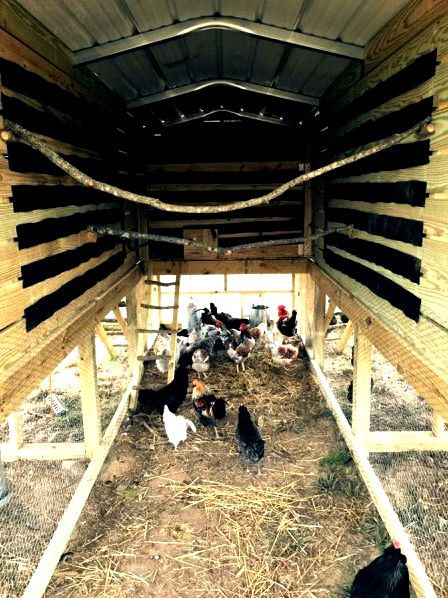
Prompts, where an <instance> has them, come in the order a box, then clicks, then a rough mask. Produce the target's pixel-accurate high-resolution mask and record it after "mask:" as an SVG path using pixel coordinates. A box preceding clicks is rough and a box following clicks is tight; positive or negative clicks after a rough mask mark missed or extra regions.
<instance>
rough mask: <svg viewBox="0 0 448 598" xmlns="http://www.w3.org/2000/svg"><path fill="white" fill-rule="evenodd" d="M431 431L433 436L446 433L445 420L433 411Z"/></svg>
mask: <svg viewBox="0 0 448 598" xmlns="http://www.w3.org/2000/svg"><path fill="white" fill-rule="evenodd" d="M432 433H433V434H434V436H438V437H440V436H442V435H443V434H446V432H445V420H444V419H443V417H440V415H437V413H434V416H433V420H432Z"/></svg>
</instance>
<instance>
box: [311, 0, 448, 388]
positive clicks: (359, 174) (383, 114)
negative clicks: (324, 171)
mask: <svg viewBox="0 0 448 598" xmlns="http://www.w3.org/2000/svg"><path fill="white" fill-rule="evenodd" d="M414 4H415V3H414ZM445 12H446V11H445ZM439 16H440V15H439ZM393 26H396V27H397V28H398V29H400V24H399V23H395V25H394V24H389V25H388V27H389V29H390V28H393ZM390 30H391V29H390ZM375 48H376V52H378V48H377V46H375ZM372 61H373V62H374V63H375V64H377V66H376V68H373V69H372V70H370V71H369V72H368V74H366V75H365V76H364V77H361V78H358V80H357V81H355V82H353V80H352V82H351V84H350V86H349V87H348V88H346V89H345V91H344V92H343V93H341V91H340V90H341V84H339V85H335V86H333V90H332V91H331V92H330V93H329V95H328V96H327V98H326V101H325V102H324V103H323V105H322V109H321V123H320V125H321V127H320V128H321V137H320V139H321V145H320V148H319V150H320V152H321V153H320V156H321V158H320V160H321V162H325V163H327V162H331V161H332V160H334V159H337V158H339V157H341V156H343V155H345V154H347V153H352V151H353V150H354V149H356V148H359V147H361V146H363V145H365V144H367V143H369V142H372V141H375V140H378V139H382V138H385V137H387V136H389V135H391V134H393V133H396V132H401V131H404V130H406V129H408V128H410V127H411V126H412V125H414V124H415V123H418V122H419V121H420V120H422V119H423V118H425V117H426V116H428V115H432V118H433V123H434V125H435V133H434V134H433V135H432V136H427V135H423V136H421V137H420V138H415V137H414V138H413V139H408V140H407V142H406V143H402V144H400V145H398V146H395V147H393V148H391V149H389V150H386V151H384V152H381V153H380V154H377V155H376V156H373V157H371V158H367V159H364V160H362V161H360V162H357V163H355V164H353V165H350V166H347V167H344V168H341V169H338V170H336V171H334V172H333V173H332V174H331V176H328V177H327V179H326V180H325V181H324V182H321V183H320V185H319V187H318V191H317V194H316V195H317V197H316V199H317V201H316V202H315V211H314V223H315V228H316V229H317V231H320V230H323V229H325V228H334V227H337V226H340V225H341V224H354V230H353V232H352V233H351V234H350V233H346V232H344V233H337V234H334V235H331V236H330V237H326V239H325V240H321V241H320V242H318V243H316V247H315V259H316V261H317V263H318V264H319V266H320V267H321V268H322V269H323V270H324V271H325V272H326V273H328V274H329V275H330V276H331V277H332V278H333V279H334V280H335V281H336V282H337V283H339V284H340V285H341V286H342V287H343V288H344V289H346V290H347V291H349V292H350V294H351V295H352V296H353V297H355V298H356V299H358V300H359V301H361V302H362V303H363V304H364V305H366V306H367V307H368V308H369V309H370V310H371V311H372V313H373V314H374V315H375V316H377V317H378V318H379V319H380V320H381V321H382V322H383V323H384V324H385V325H386V326H387V327H389V328H390V329H391V330H392V331H394V332H395V333H396V334H397V335H399V336H400V338H402V339H404V340H405V341H406V342H407V343H408V344H409V347H410V348H411V349H412V350H413V351H414V352H415V353H416V354H417V355H420V356H421V358H422V360H424V361H425V362H426V363H427V364H428V365H429V366H430V367H431V369H432V370H433V371H435V372H436V373H437V374H438V375H439V376H440V377H441V378H442V379H445V380H446V379H448V351H447V350H448V302H447V300H446V298H447V294H448V259H447V257H448V210H447V206H448V203H447V202H448V16H447V15H446V14H445V16H443V17H441V18H439V20H438V21H436V22H431V25H430V27H428V28H427V29H425V30H424V31H423V32H420V33H419V35H416V36H414V37H413V38H412V40H411V41H409V42H408V43H407V44H406V45H404V46H403V47H401V48H400V49H399V50H398V51H397V52H395V53H394V54H392V55H391V56H389V57H388V58H387V59H385V60H383V61H382V62H381V61H380V60H379V58H378V54H376V56H375V59H374V60H373V59H372ZM372 61H370V62H368V64H369V65H370V66H371V65H372V64H373V62H372ZM352 76H353V73H349V76H348V78H347V81H348V80H349V79H350V77H352Z"/></svg>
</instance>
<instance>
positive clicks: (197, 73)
mask: <svg viewBox="0 0 448 598" xmlns="http://www.w3.org/2000/svg"><path fill="white" fill-rule="evenodd" d="M407 1H408V0H390V1H388V2H387V3H382V5H381V10H378V2H377V0H281V2H279V1H278V0H245V1H244V2H241V0H145V1H144V2H143V1H142V0H96V1H95V2H91V0H45V2H41V1H40V0H19V3H20V4H21V5H22V6H23V7H24V8H25V9H27V10H28V11H29V12H30V13H31V14H32V15H33V16H34V17H35V18H36V19H37V20H39V21H40V22H41V23H42V24H43V25H45V26H46V27H47V28H48V29H49V30H50V31H52V32H53V33H54V34H55V35H56V36H57V37H58V38H59V39H61V41H62V42H64V43H65V44H66V45H67V46H68V47H69V48H70V49H71V50H72V51H74V52H77V51H81V50H85V49H88V48H97V47H101V46H102V45H104V44H107V43H109V42H114V41H117V40H129V39H131V40H133V39H134V38H133V36H135V35H139V34H143V33H145V32H150V31H153V32H156V31H160V32H162V33H163V34H164V35H163V38H162V39H161V40H159V41H158V43H153V44H150V45H146V46H144V47H143V46H142V47H139V48H137V49H129V50H128V51H125V52H121V53H118V54H115V55H113V56H112V55H110V56H107V57H105V58H103V59H101V60H96V61H95V62H92V63H90V64H89V68H91V69H92V70H93V71H94V72H95V73H96V74H97V75H98V76H99V77H100V78H101V79H102V80H103V81H104V82H105V83H106V84H107V85H108V86H109V87H110V88H112V89H114V90H115V91H116V92H117V93H118V94H119V95H121V96H122V97H123V98H124V99H125V100H126V101H128V102H130V101H135V100H138V99H139V98H147V97H149V98H150V97H151V96H152V95H154V94H160V93H161V92H163V91H164V90H165V91H166V90H177V89H182V88H183V87H185V86H189V87H188V88H187V89H188V92H189V93H190V95H191V98H190V99H189V102H188V105H189V106H191V109H192V110H194V109H196V111H198V110H199V108H200V107H201V106H200V105H199V104H200V103H204V102H205V97H206V96H207V94H208V95H209V97H210V98H216V94H215V93H214V92H213V91H212V88H211V87H210V88H209V89H208V90H203V91H202V92H201V93H200V94H199V92H196V91H194V84H195V83H198V82H202V81H219V80H222V79H225V80H230V81H236V82H238V81H241V82H246V83H250V84H253V87H255V86H256V85H258V86H263V87H262V88H260V91H263V92H264V93H265V97H264V98H263V101H262V102H261V104H264V105H260V98H257V100H256V104H257V107H258V106H260V110H261V111H262V112H265V113H270V112H272V109H271V106H270V104H271V103H272V104H273V105H275V106H276V109H277V107H278V105H279V104H278V102H277V103H276V102H275V98H272V97H271V95H272V93H266V92H268V91H269V90H268V89H267V88H270V89H272V90H273V91H274V93H275V90H281V91H285V92H292V93H295V94H302V95H304V96H310V97H311V98H320V97H321V96H322V94H323V93H324V92H325V90H326V89H327V88H328V86H329V85H330V84H331V83H332V82H333V81H334V80H335V78H336V77H337V76H338V75H339V74H340V73H341V72H342V71H343V70H344V69H345V68H346V67H347V66H348V65H349V64H350V62H351V58H348V57H347V56H344V55H338V46H337V45H336V44H333V45H334V52H333V53H330V54H329V53H328V52H323V51H321V50H319V51H318V50H316V49H309V48H306V47H300V46H299V45H294V44H291V43H290V40H289V39H288V31H290V32H300V33H303V34H308V35H309V36H314V37H313V38H312V39H319V38H323V39H324V41H325V40H330V42H344V43H346V44H355V45H357V46H361V47H362V46H365V44H366V43H367V42H368V41H369V40H370V39H371V38H372V37H373V36H374V35H375V34H376V33H377V31H379V30H380V29H381V28H382V27H383V26H384V25H385V24H386V23H387V22H388V21H389V20H390V18H391V17H392V16H394V14H396V13H397V12H398V10H400V8H402V7H403V6H404V5H405V4H406V3H407ZM201 17H202V18H204V17H210V18H215V17H221V18H223V17H225V18H228V19H230V26H229V27H228V28H226V29H216V28H213V23H208V24H207V28H206V29H204V30H197V31H192V32H189V33H185V31H183V32H182V34H181V35H179V34H176V35H175V36H174V37H173V36H172V35H170V30H172V31H173V35H174V33H175V32H174V30H173V27H175V24H176V23H188V22H189V21H192V20H193V19H199V18H201ZM232 19H233V20H232ZM236 19H240V21H236ZM221 22H222V21H221ZM192 23H195V22H193V21H192ZM257 23H261V24H264V25H268V26H271V27H275V28H277V29H276V30H275V31H276V33H277V34H278V39H277V40H276V41H273V38H272V36H271V35H269V28H268V31H267V33H266V35H264V32H263V35H261V36H260V35H258V36H257V31H259V29H258V30H257V29H256V27H255V25H254V24H257ZM245 24H247V25H248V26H249V25H250V24H252V25H254V26H253V27H252V29H251V31H250V33H247V32H242V31H240V30H238V29H240V28H244V26H245ZM233 25H235V26H233ZM163 28H165V29H163ZM170 28H171V29H170ZM232 29H235V30H232ZM249 29H250V27H249ZM270 31H272V29H271V30H270ZM165 34H166V35H165ZM269 38H271V39H269ZM145 41H146V40H145ZM126 43H127V42H126ZM252 91H254V89H252ZM233 93H236V94H237V95H238V92H235V90H234V91H233ZM256 95H259V94H256ZM249 96H250V92H247V91H246V92H245V93H244V94H243V93H242V92H240V97H241V100H243V99H244V100H245V101H248V98H249ZM225 97H227V95H225ZM305 99H306V98H305ZM167 101H168V102H169V103H171V108H172V109H171V110H170V112H172V113H174V114H178V113H179V110H180V108H179V107H178V106H180V105H181V104H185V98H184V96H183V95H182V96H177V97H174V98H169V99H167ZM282 101H284V100H282ZM163 103H164V104H165V106H164V107H163V110H162V109H161V107H160V113H162V112H166V101H164V102H163ZM206 103H207V102H206ZM243 108H244V107H243ZM310 109H311V106H310V105H309V104H308V105H307V106H306V110H308V111H309V110H310ZM286 112H288V111H286ZM147 113H148V117H150V118H151V119H153V118H157V113H158V108H157V104H154V103H151V105H150V107H149V108H148V112H147ZM139 114H140V115H141V114H144V111H142V110H139ZM164 120H165V119H164Z"/></svg>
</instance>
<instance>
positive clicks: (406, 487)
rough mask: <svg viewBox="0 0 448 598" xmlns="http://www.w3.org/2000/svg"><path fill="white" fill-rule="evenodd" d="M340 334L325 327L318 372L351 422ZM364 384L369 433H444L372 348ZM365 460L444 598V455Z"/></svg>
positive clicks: (447, 483)
mask: <svg viewBox="0 0 448 598" xmlns="http://www.w3.org/2000/svg"><path fill="white" fill-rule="evenodd" d="M342 330H343V328H342ZM342 330H341V327H334V328H331V327H330V330H329V332H328V333H327V337H326V342H325V362H324V373H325V376H326V377H327V379H328V381H329V383H330V386H331V387H332V389H333V391H334V394H335V395H336V398H337V400H338V402H339V404H340V406H341V408H342V410H343V411H344V413H345V415H346V417H347V419H348V421H349V422H351V421H352V405H353V386H352V381H353V364H352V354H353V350H352V345H353V342H354V341H353V339H351V340H350V341H349V343H348V345H347V346H346V347H345V349H344V350H343V351H341V350H340V337H341V333H342ZM370 384H371V388H372V396H371V405H370V431H372V432H385V431H386V432H387V431H389V432H401V431H408V432H428V433H429V432H431V431H432V430H433V431H434V437H435V436H436V435H437V433H438V434H441V433H443V432H444V431H446V425H445V424H442V423H441V422H440V421H439V424H438V429H436V428H437V419H435V417H434V412H433V410H432V408H431V407H430V405H429V404H428V403H427V402H426V401H425V400H424V399H423V398H422V397H420V396H419V395H418V393H417V392H416V391H415V389H414V388H413V387H412V386H411V385H410V384H408V383H407V382H406V380H404V379H403V377H402V376H401V375H400V373H399V372H398V371H397V370H396V369H395V368H394V367H393V366H392V365H391V364H390V362H389V361H388V360H387V359H385V357H384V356H383V355H382V354H381V353H380V352H379V351H377V350H376V349H375V347H373V348H372V375H371V382H370ZM435 422H436V423H435ZM411 448H413V447H411ZM415 448H416V449H417V448H418V447H417V446H416V447H415ZM369 460H370V463H371V465H372V467H373V469H374V471H375V473H376V474H377V476H378V478H379V480H380V481H381V483H382V485H383V487H384V490H385V491H386V493H387V495H388V497H389V500H390V501H391V503H392V505H393V507H394V510H395V512H396V513H397V515H398V517H399V519H400V521H401V523H402V525H403V527H404V528H405V530H406V532H407V533H408V535H409V539H410V541H411V542H412V544H413V545H414V547H415V550H416V552H417V554H418V556H419V558H420V560H421V562H422V563H423V565H424V567H425V569H426V572H427V574H428V576H429V577H430V579H431V581H432V582H433V585H434V589H435V592H436V594H437V596H440V597H443V598H445V597H447V596H448V575H447V571H448V453H447V452H446V451H430V450H422V451H420V450H406V451H402V452H395V451H393V452H392V451H391V452H378V451H377V452H374V451H372V452H370V455H369Z"/></svg>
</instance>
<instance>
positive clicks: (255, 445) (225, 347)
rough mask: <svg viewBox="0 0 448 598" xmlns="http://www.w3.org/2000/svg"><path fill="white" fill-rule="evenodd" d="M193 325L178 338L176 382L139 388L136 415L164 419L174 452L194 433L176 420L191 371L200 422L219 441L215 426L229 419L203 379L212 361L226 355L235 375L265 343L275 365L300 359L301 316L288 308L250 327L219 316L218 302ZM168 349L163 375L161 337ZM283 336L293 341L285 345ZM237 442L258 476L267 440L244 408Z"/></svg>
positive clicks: (186, 422)
mask: <svg viewBox="0 0 448 598" xmlns="http://www.w3.org/2000/svg"><path fill="white" fill-rule="evenodd" d="M199 312H200V315H198V317H197V318H196V319H194V320H193V323H192V326H191V328H192V329H191V330H188V329H184V330H181V331H180V332H179V333H178V335H177V352H176V365H177V367H176V369H175V373H174V378H173V380H172V381H171V382H170V383H169V384H167V385H166V386H163V387H162V388H159V389H157V390H154V389H150V388H143V389H140V391H139V393H138V397H137V410H138V412H139V413H142V414H147V415H149V414H151V413H154V412H158V413H160V414H161V415H162V416H163V423H164V426H165V431H166V435H167V437H168V440H169V441H170V442H171V443H172V444H173V445H174V447H175V449H176V448H177V446H178V445H179V443H180V442H183V441H185V440H186V439H187V430H188V428H190V429H191V430H193V431H196V427H195V424H194V423H193V422H192V421H191V420H189V419H187V418H185V417H183V416H181V415H176V412H177V411H178V409H179V407H180V406H181V404H182V403H183V402H184V400H185V398H186V396H187V392H188V386H189V371H190V370H194V371H195V372H196V373H197V377H196V378H194V379H193V380H192V382H191V385H192V387H193V388H192V403H193V409H194V411H195V412H196V414H197V417H198V421H199V423H200V424H201V425H203V426H206V427H208V426H213V428H214V430H215V434H216V436H217V437H218V436H219V435H218V431H217V426H218V425H219V424H220V423H221V422H223V421H224V420H225V417H226V406H227V402H226V401H225V400H224V399H223V398H220V397H216V396H215V395H214V394H213V393H212V392H211V391H210V390H209V389H208V388H207V386H206V384H205V383H204V381H203V380H201V379H200V376H201V375H204V376H206V372H208V370H209V369H210V365H211V361H212V358H213V356H214V355H215V354H216V353H218V352H219V351H225V352H226V353H227V355H228V357H229V358H230V360H231V361H233V362H234V363H235V364H236V368H237V372H238V371H239V368H240V367H241V368H242V369H244V362H245V361H246V360H247V358H248V357H249V356H250V354H251V353H252V351H253V349H254V347H255V345H256V343H264V344H265V346H266V347H267V349H268V351H269V352H270V354H271V356H272V358H273V360H274V361H277V362H278V361H283V362H286V363H289V362H290V361H291V360H292V359H295V358H297V357H298V356H299V352H300V349H301V340H300V338H299V337H296V336H295V335H296V333H297V322H296V318H297V312H296V311H293V312H292V314H289V313H288V312H287V311H286V308H285V306H284V305H280V306H279V308H278V318H277V320H276V321H275V322H273V323H271V325H270V326H269V327H268V326H267V325H266V324H264V323H263V324H259V325H258V326H253V327H250V326H249V320H247V319H245V318H234V317H233V316H231V315H230V314H227V313H225V312H218V310H217V308H216V306H215V304H214V303H211V304H210V309H208V308H203V309H201V310H197V312H196V313H198V314H199ZM161 336H162V343H164V344H165V346H164V347H163V348H162V349H161V352H160V354H159V356H158V358H157V360H156V366H157V368H158V369H159V370H160V371H161V372H162V373H165V372H166V371H167V367H168V360H169V349H168V342H169V335H168V334H167V333H166V332H165V333H164V332H162V333H161ZM284 337H286V338H287V340H288V341H289V342H288V343H287V344H284ZM235 441H236V444H237V447H238V450H239V453H240V455H241V457H242V458H243V460H244V462H245V463H246V465H247V466H249V465H252V464H256V465H257V466H258V473H260V463H261V461H262V459H263V456H264V440H263V438H262V436H261V433H260V430H259V429H258V427H257V426H256V425H255V423H254V422H253V421H252V417H251V415H250V413H249V411H248V409H247V407H245V406H244V405H240V407H239V410H238V424H237V428H236V431H235Z"/></svg>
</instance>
